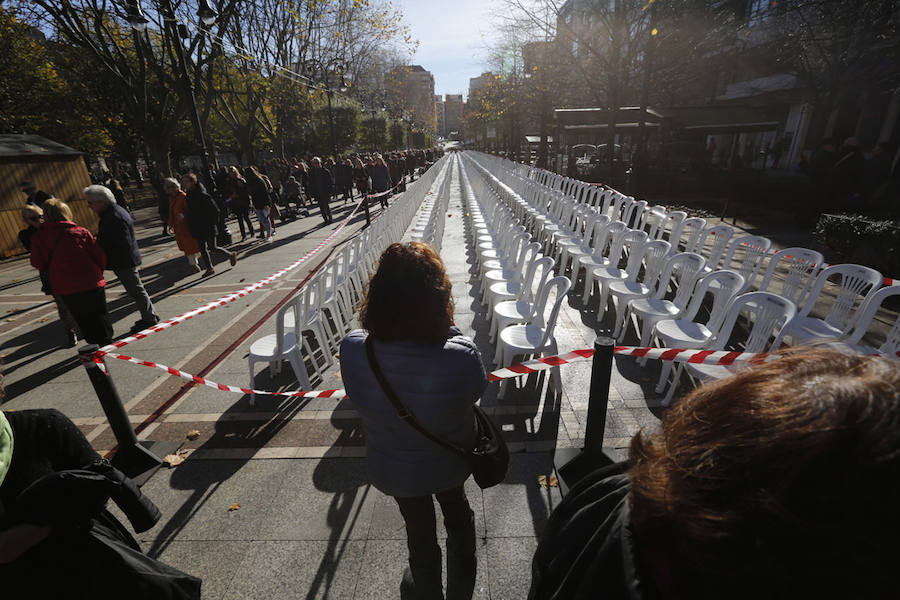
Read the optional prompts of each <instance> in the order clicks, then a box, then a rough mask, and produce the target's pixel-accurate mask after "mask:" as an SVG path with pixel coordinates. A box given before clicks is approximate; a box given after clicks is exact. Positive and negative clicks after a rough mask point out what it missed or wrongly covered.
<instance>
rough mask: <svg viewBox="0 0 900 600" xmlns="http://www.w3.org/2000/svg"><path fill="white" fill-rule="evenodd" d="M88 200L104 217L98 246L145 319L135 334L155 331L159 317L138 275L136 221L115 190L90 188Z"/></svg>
mask: <svg viewBox="0 0 900 600" xmlns="http://www.w3.org/2000/svg"><path fill="white" fill-rule="evenodd" d="M84 196H85V198H86V199H87V203H88V207H90V209H91V210H93V211H94V212H95V213H97V215H98V216H99V217H100V225H99V226H98V228H97V243H98V244H100V247H101V248H103V252H104V253H105V254H106V268H107V269H111V270H112V271H113V272H114V273H115V274H116V277H118V278H119V281H120V282H122V286H123V287H124V288H125V291H126V292H127V293H128V295H129V296H131V299H132V300H133V301H134V303H135V305H136V306H137V307H138V310H139V311H140V312H141V319H140V320H139V321H137V322H136V323H135V324H134V327H132V330H134V331H138V330H141V329H147V328H148V327H153V326H154V325H156V324H157V323H159V315H158V314H156V309H154V308H153V302H151V301H150V296H149V295H148V294H147V290H146V289H144V284H143V282H142V281H141V276H140V274H139V273H138V267H139V266H140V265H141V251H140V249H138V245H137V239H136V237H135V234H134V220H133V219H132V218H131V215H130V214H129V213H128V211H127V210H125V209H124V208H123V207H122V206H121V205H119V204H118V203H116V198H115V195H114V194H113V192H112V190H110V189H109V188H107V187H105V186H102V185H89V186H88V187H86V188H84Z"/></svg>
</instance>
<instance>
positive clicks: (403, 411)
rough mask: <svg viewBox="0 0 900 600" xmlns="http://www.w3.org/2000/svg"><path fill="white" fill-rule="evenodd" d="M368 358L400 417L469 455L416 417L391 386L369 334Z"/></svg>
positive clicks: (432, 438) (447, 446)
mask: <svg viewBox="0 0 900 600" xmlns="http://www.w3.org/2000/svg"><path fill="white" fill-rule="evenodd" d="M366 359H367V360H368V361H369V368H370V369H372V373H374V374H375V379H377V380H378V384H379V385H380V386H381V390H382V391H383V392H384V395H385V396H387V399H388V401H390V403H391V404H392V405H393V406H394V409H395V410H396V411H397V416H398V417H400V419H401V420H403V421H405V422H406V423H409V426H410V427H412V428H413V429H415V430H416V431H418V432H419V433H421V434H422V435H424V436H425V437H427V438H428V439H429V440H431V441H432V442H434V443H435V444H439V445H441V446H444V447H445V448H449V449H450V450H453V451H454V452H456V453H457V454H460V455H462V456H464V457H465V456H468V455H469V453H468V452H466V450H465V449H463V448H462V447H461V446H459V445H457V444H454V443H453V442H451V441H450V440H448V439H446V438H444V437H441V436H439V435H438V434H436V433H433V432H432V431H430V430H429V429H426V428H425V426H424V425H422V423H421V422H420V421H419V420H418V419H417V418H416V416H415V415H414V414H412V413H411V412H410V411H409V409H408V408H406V405H405V404H403V402H401V401H400V398H398V397H397V394H396V392H394V388H393V387H391V384H390V383H388V380H387V378H386V377H385V376H384V371H382V370H381V365H379V364H378V360H377V359H376V358H375V344H374V342H373V340H372V335H371V334H369V336H368V337H366Z"/></svg>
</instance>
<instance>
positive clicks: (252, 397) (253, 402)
mask: <svg viewBox="0 0 900 600" xmlns="http://www.w3.org/2000/svg"><path fill="white" fill-rule="evenodd" d="M249 362H250V386H249V387H250V389H251V390H252V389H253V380H254V379H256V373H255V372H254V370H253V365H254V364H256V361H254V360H253V359H250V361H249ZM250 406H256V394H254V393H253V392H250Z"/></svg>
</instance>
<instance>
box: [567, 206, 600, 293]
mask: <svg viewBox="0 0 900 600" xmlns="http://www.w3.org/2000/svg"><path fill="white" fill-rule="evenodd" d="M609 222H610V221H609V217H607V216H606V215H596V217H595V218H594V219H592V220H591V221H590V222H589V223H588V224H587V225H586V229H585V232H584V237H583V239H582V240H581V244H580V245H577V246H566V247H565V248H564V249H563V252H562V258H561V259H560V265H562V266H561V267H560V271H559V272H560V274H563V275H564V274H565V272H566V267H567V264H568V262H569V257H572V277H571V279H572V283H573V285H574V283H575V282H576V281H578V274H579V273H580V272H581V263H580V262H579V261H580V259H581V257H582V256H591V255H593V254H594V253H595V252H596V248H597V247H598V242H599V241H600V240H599V238H600V237H601V235H602V233H603V231H604V229H606V227H607V226H608V225H609ZM603 239H604V240H605V239H606V238H605V237H604V238H603Z"/></svg>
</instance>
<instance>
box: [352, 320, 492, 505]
mask: <svg viewBox="0 0 900 600" xmlns="http://www.w3.org/2000/svg"><path fill="white" fill-rule="evenodd" d="M367 337H368V333H367V332H366V331H364V330H362V329H357V330H355V331H352V332H350V333H349V334H348V335H347V337H345V338H344V340H343V342H341V352H340V357H341V358H340V360H341V373H343V377H344V385H345V387H346V389H347V393H348V394H349V396H350V402H351V403H352V404H353V405H354V407H355V408H356V409H357V410H358V411H359V413H360V415H361V416H362V423H363V431H364V432H365V441H366V456H367V463H368V470H369V477H370V479H371V481H372V485H374V486H375V487H376V488H378V489H379V490H381V491H382V492H384V493H385V494H388V495H390V496H397V497H411V496H425V495H428V494H433V493H435V492H439V491H442V490H447V489H450V488H453V487H456V486H458V485H460V484H462V483H463V482H464V481H465V480H466V479H467V478H468V477H469V474H470V469H469V465H468V464H467V463H466V462H465V460H463V458H462V457H461V456H459V455H458V454H456V453H455V452H453V451H451V450H449V449H447V448H445V447H443V446H439V445H437V444H436V443H435V442H432V441H431V440H429V439H427V438H425V437H424V436H423V435H422V434H421V433H419V432H418V431H416V430H415V429H413V428H412V427H411V426H410V425H409V424H407V423H405V422H403V421H402V420H400V419H399V418H398V417H397V413H396V411H395V410H394V407H393V405H391V403H390V402H389V401H388V399H387V397H386V396H385V394H384V392H383V391H382V389H381V386H380V385H379V384H378V381H377V380H376V379H375V375H374V374H373V373H372V370H371V369H370V368H369V363H368V361H367V360H366V351H365V340H366V338H367ZM375 355H376V357H377V358H378V362H379V364H380V365H381V368H382V370H383V371H384V375H385V377H386V378H387V380H388V381H389V382H390V383H391V384H392V386H393V387H394V390H395V391H396V393H397V395H398V396H399V397H400V398H401V400H403V402H404V404H406V406H407V408H408V409H409V410H410V412H412V413H413V414H415V415H416V418H417V419H418V420H419V421H421V423H422V424H423V425H424V426H425V427H427V428H429V429H430V430H432V431H434V432H435V433H437V434H438V435H441V436H443V437H446V438H447V439H450V440H453V441H455V442H456V443H457V444H459V445H461V446H464V447H467V448H471V447H473V446H474V443H475V413H474V412H473V410H472V405H474V404H475V402H477V401H478V399H479V398H480V397H481V394H482V392H483V391H484V388H485V387H487V376H486V375H485V372H484V366H483V365H482V362H481V355H480V354H479V353H478V348H477V347H476V346H475V343H474V342H473V341H472V340H470V339H469V338H467V337H465V336H463V335H462V334H461V333H460V332H459V330H458V329H456V328H455V327H454V328H453V329H451V332H450V337H448V338H447V340H446V341H445V342H444V343H443V344H441V343H438V344H431V345H425V344H417V343H414V342H377V341H376V342H375Z"/></svg>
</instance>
